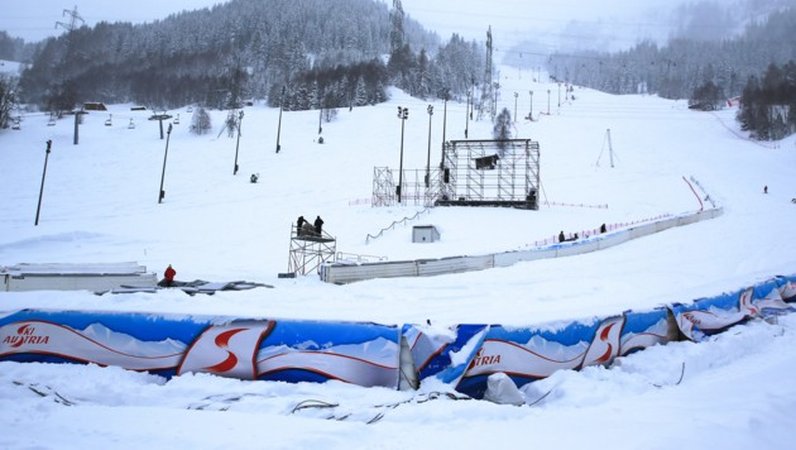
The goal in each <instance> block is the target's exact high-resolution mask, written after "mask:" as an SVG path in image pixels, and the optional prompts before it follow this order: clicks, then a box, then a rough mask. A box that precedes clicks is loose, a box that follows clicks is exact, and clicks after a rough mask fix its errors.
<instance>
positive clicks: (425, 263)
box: [417, 255, 494, 276]
mask: <svg viewBox="0 0 796 450" xmlns="http://www.w3.org/2000/svg"><path fill="white" fill-rule="evenodd" d="M493 261H494V258H493V256H492V255H486V256H455V257H451V258H442V259H427V260H420V261H417V273H418V275H420V276H429V275H440V274H446V273H458V272H469V271H472V270H485V269H491V268H492V267H494V262H493Z"/></svg>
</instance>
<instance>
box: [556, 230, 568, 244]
mask: <svg viewBox="0 0 796 450" xmlns="http://www.w3.org/2000/svg"><path fill="white" fill-rule="evenodd" d="M565 240H566V238H565V237H564V231H563V230H562V231H561V232H560V233H558V242H564V241H565Z"/></svg>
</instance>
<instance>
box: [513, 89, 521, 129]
mask: <svg viewBox="0 0 796 450" xmlns="http://www.w3.org/2000/svg"><path fill="white" fill-rule="evenodd" d="M519 96H520V94H518V93H516V92H515V93H514V123H517V97H519Z"/></svg>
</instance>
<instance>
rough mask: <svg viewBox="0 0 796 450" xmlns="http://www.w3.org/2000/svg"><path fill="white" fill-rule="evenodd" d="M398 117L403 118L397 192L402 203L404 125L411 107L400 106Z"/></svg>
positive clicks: (399, 201)
mask: <svg viewBox="0 0 796 450" xmlns="http://www.w3.org/2000/svg"><path fill="white" fill-rule="evenodd" d="M398 118H399V119H401V160H400V164H399V165H398V187H396V188H395V193H396V194H397V195H398V203H401V187H402V186H403V182H404V126H405V124H406V119H408V118H409V108H403V107H401V106H399V107H398Z"/></svg>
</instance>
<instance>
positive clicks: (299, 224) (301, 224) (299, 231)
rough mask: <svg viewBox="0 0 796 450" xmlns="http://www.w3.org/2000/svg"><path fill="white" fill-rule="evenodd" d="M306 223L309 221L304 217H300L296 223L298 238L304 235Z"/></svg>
mask: <svg viewBox="0 0 796 450" xmlns="http://www.w3.org/2000/svg"><path fill="white" fill-rule="evenodd" d="M306 222H307V220H306V219H304V216H299V218H298V220H297V221H296V236H301V235H302V232H301V230H302V226H303V225H304V224H305V223H306Z"/></svg>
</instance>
